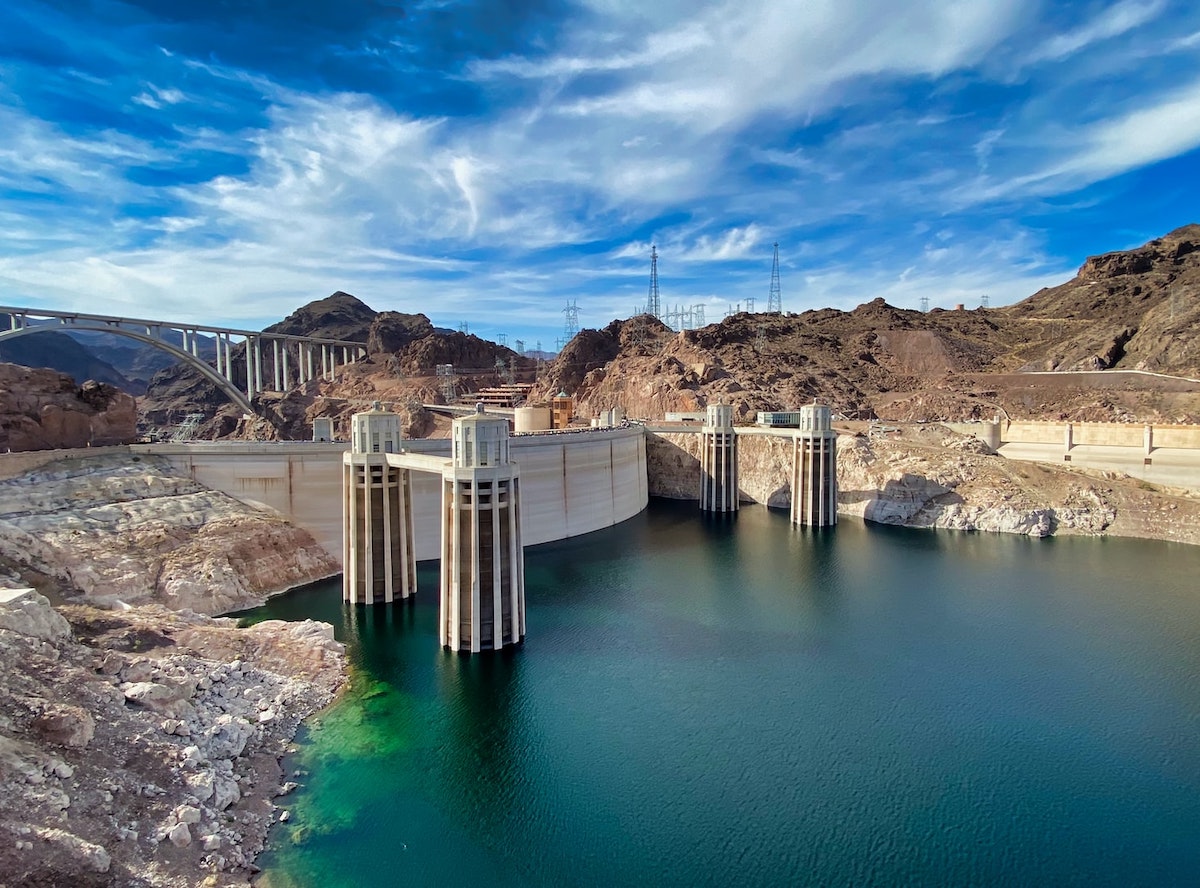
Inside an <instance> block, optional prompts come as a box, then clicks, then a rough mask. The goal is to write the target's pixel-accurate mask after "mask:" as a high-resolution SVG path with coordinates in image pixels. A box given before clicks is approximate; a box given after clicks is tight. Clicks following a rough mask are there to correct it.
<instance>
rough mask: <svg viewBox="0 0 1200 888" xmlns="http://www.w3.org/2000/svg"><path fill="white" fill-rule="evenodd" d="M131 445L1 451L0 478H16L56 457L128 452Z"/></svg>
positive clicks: (79, 456)
mask: <svg viewBox="0 0 1200 888" xmlns="http://www.w3.org/2000/svg"><path fill="white" fill-rule="evenodd" d="M128 452H129V445H127V444H114V445H112V446H111V447H76V448H74V449H71V450H23V451H21V452H20V453H0V480H3V479H6V478H16V477H17V476H18V475H24V474H26V473H28V472H32V471H34V470H35V469H39V468H41V467H42V466H44V465H45V464H46V463H48V462H54V461H55V460H56V459H83V458H87V457H92V456H103V455H104V454H107V453H128Z"/></svg>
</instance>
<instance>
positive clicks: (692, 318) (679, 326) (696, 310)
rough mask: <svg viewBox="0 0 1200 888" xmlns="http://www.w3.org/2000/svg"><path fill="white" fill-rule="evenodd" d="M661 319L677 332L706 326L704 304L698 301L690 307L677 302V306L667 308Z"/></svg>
mask: <svg viewBox="0 0 1200 888" xmlns="http://www.w3.org/2000/svg"><path fill="white" fill-rule="evenodd" d="M661 320H662V322H663V323H664V324H666V325H667V326H668V327H670V328H671V329H672V330H675V331H676V332H678V331H680V330H696V329H698V328H700V327H703V326H704V304H703V303H697V304H696V305H693V306H690V307H688V308H684V307H683V306H682V305H678V304H676V306H675V308H673V309H671V308H668V309H667V311H666V313H665V314H664V315H663V316H662V318H661Z"/></svg>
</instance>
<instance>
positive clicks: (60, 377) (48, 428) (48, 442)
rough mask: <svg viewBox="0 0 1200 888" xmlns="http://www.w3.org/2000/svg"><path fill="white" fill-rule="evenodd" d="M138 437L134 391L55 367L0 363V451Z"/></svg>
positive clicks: (116, 441)
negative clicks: (81, 379)
mask: <svg viewBox="0 0 1200 888" xmlns="http://www.w3.org/2000/svg"><path fill="white" fill-rule="evenodd" d="M136 436H137V408H136V406H135V403H134V400H133V396H132V395H129V394H126V393H125V392H122V391H120V390H118V389H117V388H115V387H113V386H111V385H108V384H107V383H100V382H94V381H91V380H89V381H87V382H85V383H83V385H76V384H75V381H74V380H73V379H72V378H71V377H70V376H66V375H65V374H62V373H58V372H56V371H54V370H44V369H34V368H30V367H21V366H18V365H16V364H4V363H0V453H3V452H5V451H13V452H19V451H26V450H53V449H56V448H68V447H92V446H95V447H100V446H105V445H109V444H125V443H128V442H130V441H132V440H134V438H136Z"/></svg>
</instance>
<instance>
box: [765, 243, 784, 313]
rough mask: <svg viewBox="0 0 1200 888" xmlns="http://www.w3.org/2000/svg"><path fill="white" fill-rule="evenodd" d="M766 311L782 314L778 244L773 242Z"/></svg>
mask: <svg viewBox="0 0 1200 888" xmlns="http://www.w3.org/2000/svg"><path fill="white" fill-rule="evenodd" d="M767 311H768V312H772V311H773V312H775V313H776V314H782V313H783V296H782V294H781V293H780V290H779V242H778V241H776V242H775V258H774V259H772V260H771V289H770V292H768V294H767Z"/></svg>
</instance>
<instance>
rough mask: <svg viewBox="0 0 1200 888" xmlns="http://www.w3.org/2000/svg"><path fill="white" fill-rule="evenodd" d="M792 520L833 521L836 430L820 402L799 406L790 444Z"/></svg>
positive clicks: (817, 524) (821, 523)
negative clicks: (798, 426)
mask: <svg viewBox="0 0 1200 888" xmlns="http://www.w3.org/2000/svg"><path fill="white" fill-rule="evenodd" d="M792 523H793V524H804V525H809V526H812V527H826V526H829V525H833V524H837V432H835V431H834V430H833V424H832V412H831V411H830V409H829V408H828V407H827V406H825V405H824V404H816V403H813V404H808V405H806V406H804V407H801V408H800V428H799V430H798V431H797V432H796V436H795V438H794V439H793V444H792Z"/></svg>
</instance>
